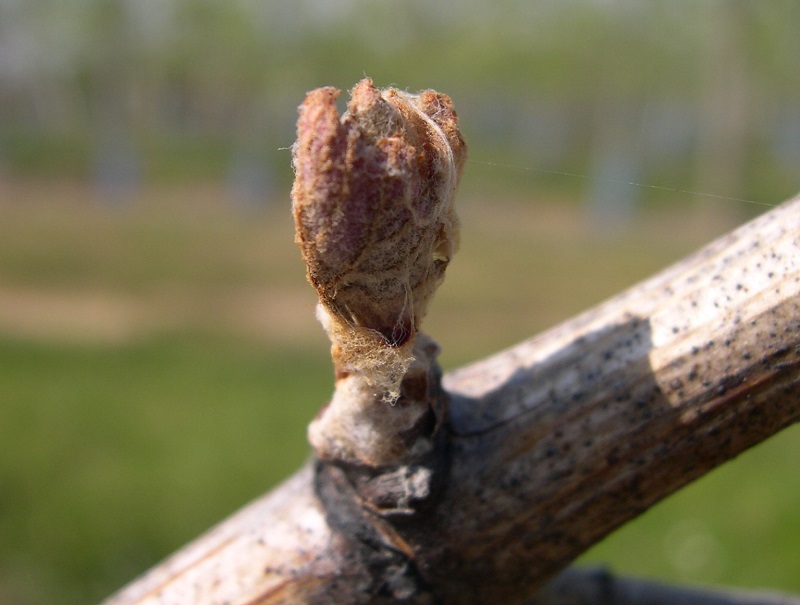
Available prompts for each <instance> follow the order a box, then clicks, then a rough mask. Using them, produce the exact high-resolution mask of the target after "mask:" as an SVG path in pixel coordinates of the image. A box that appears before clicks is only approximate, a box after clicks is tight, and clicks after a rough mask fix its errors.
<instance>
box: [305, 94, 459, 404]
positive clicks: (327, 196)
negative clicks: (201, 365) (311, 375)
mask: <svg viewBox="0 0 800 605" xmlns="http://www.w3.org/2000/svg"><path fill="white" fill-rule="evenodd" d="M338 95H339V91H338V90H336V89H334V88H330V87H329V88H320V89H317V90H314V91H312V92H310V93H309V94H308V96H307V97H306V99H305V101H304V102H303V104H302V105H301V106H300V117H299V120H298V123H297V136H298V139H297V142H296V143H295V145H294V148H293V159H294V169H295V182H294V186H293V188H292V200H293V211H294V218H295V226H296V241H297V243H298V245H299V246H300V249H301V251H302V255H303V260H304V261H305V262H306V266H307V268H308V279H309V281H310V282H311V284H312V285H313V286H314V287H315V288H316V289H317V293H318V295H319V300H320V309H321V312H320V315H321V319H322V321H323V324H324V325H325V327H326V329H327V331H328V333H329V335H330V337H331V340H332V342H333V357H334V363H335V365H336V369H337V374H338V375H339V376H346V375H349V374H352V373H360V374H363V375H364V376H365V377H366V378H367V379H368V381H369V382H370V384H372V385H374V386H377V387H380V388H383V389H384V390H385V391H386V393H387V394H388V396H389V397H388V398H390V399H393V398H396V393H397V387H398V384H399V381H400V379H401V378H402V376H403V373H404V372H405V370H406V369H407V367H408V364H409V363H410V361H411V351H412V349H413V341H414V338H415V336H416V334H417V332H418V330H419V325H420V321H421V320H422V317H423V316H424V315H425V311H426V308H427V305H428V302H429V301H430V299H431V297H432V295H433V293H434V290H435V289H436V287H437V286H438V285H439V284H440V283H441V281H442V279H443V278H444V272H445V269H446V267H447V264H448V263H449V262H450V258H451V257H452V255H453V253H454V252H455V250H456V247H457V245H458V220H457V217H456V214H455V211H454V208H453V199H454V194H455V190H456V187H457V184H458V181H459V178H460V176H461V170H462V167H463V164H464V161H465V159H466V145H465V143H464V140H463V139H462V138H461V134H460V132H459V129H458V118H457V116H456V113H455V111H454V110H453V106H452V103H451V101H450V98H449V97H448V96H446V95H443V94H440V93H437V92H434V91H424V92H422V93H420V94H417V95H413V94H408V93H405V92H402V91H399V90H396V89H393V88H388V89H385V90H379V89H377V88H375V87H374V86H373V84H372V81H371V80H369V79H365V80H362V81H361V82H359V83H358V84H357V85H356V86H355V88H353V90H352V92H351V99H350V102H349V104H348V106H347V111H346V112H345V113H344V114H343V115H342V116H339V113H338V111H337V109H336V98H337V96H338Z"/></svg>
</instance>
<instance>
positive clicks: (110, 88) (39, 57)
mask: <svg viewBox="0 0 800 605" xmlns="http://www.w3.org/2000/svg"><path fill="white" fill-rule="evenodd" d="M798 29H800V5H798V4H797V3H796V2H794V1H793V0H775V1H773V2H768V3H765V2H753V1H750V0H708V1H706V2H695V1H692V0H677V1H674V2H659V3H642V2H632V1H629V0H617V1H600V0H593V1H592V0H583V1H577V0H573V1H568V2H526V1H523V0H498V1H494V2H479V1H477V0H472V1H467V2H461V1H456V0H441V1H439V2H429V1H427V0H384V1H381V2H375V1H372V0H301V1H297V2H279V1H277V0H272V1H267V2H256V1H248V0H232V1H222V0H80V1H79V2H71V3H63V2H55V1H53V0H26V1H25V2H21V1H19V0H3V1H2V2H0V57H2V58H1V59H0V155H2V156H3V157H4V158H5V162H4V165H5V170H6V171H7V172H11V173H18V172H21V173H31V172H34V173H40V174H41V173H60V174H67V175H70V176H75V175H89V176H92V177H93V178H95V179H97V180H99V181H100V182H101V184H103V183H108V184H110V185H112V186H113V185H114V184H115V183H121V184H123V185H126V184H127V185H129V184H131V183H137V182H139V181H140V180H141V179H149V178H153V177H155V178H162V179H163V178H170V179H174V178H183V179H185V178H191V179H197V178H201V177H206V178H207V177H225V178H234V179H236V178H240V179H242V178H243V179H245V180H246V179H247V178H250V180H251V181H255V184H256V185H262V186H264V187H267V186H269V185H271V184H272V182H273V181H271V180H270V179H272V178H273V177H274V178H276V179H277V182H278V183H283V184H286V182H287V181H288V179H289V176H290V173H289V171H288V170H287V169H286V166H287V165H288V158H287V155H286V153H285V152H281V148H285V147H287V146H288V145H290V144H291V142H292V140H293V122H294V117H295V115H294V108H295V107H296V106H297V104H298V103H299V101H300V99H302V96H303V94H304V93H305V91H307V90H309V89H311V88H314V87H317V86H321V85H327V84H332V85H335V86H338V87H340V88H349V87H350V86H352V85H353V83H355V82H356V81H357V80H359V79H360V78H361V77H362V76H363V75H364V74H367V75H369V76H371V77H373V78H374V79H375V80H376V82H377V83H378V84H380V85H387V84H396V85H398V86H400V87H404V88H410V89H419V88H426V87H431V88H436V89H439V90H443V91H446V92H448V93H449V94H451V95H452V96H453V97H454V98H455V99H456V101H457V108H458V109H459V111H460V113H461V114H462V116H463V117H464V125H465V126H464V127H465V130H466V132H467V135H468V136H469V140H470V141H471V142H472V145H473V158H476V159H479V160H485V161H498V160H500V161H502V160H503V159H507V158H513V160H514V163H515V164H522V165H525V166H533V167H536V168H543V169H559V170H562V171H564V170H573V171H578V172H581V173H584V174H587V175H591V176H594V177H599V178H601V179H603V178H607V179H623V180H636V181H649V182H650V181H652V182H657V183H666V184H668V185H671V186H672V187H676V188H693V189H698V188H699V189H702V190H708V191H710V192H712V193H716V194H720V195H730V196H737V197H749V198H757V199H759V200H765V201H776V200H778V199H780V198H784V197H786V196H787V195H789V194H791V193H793V192H794V190H796V189H797V188H798V180H797V176H796V170H795V169H794V168H795V167H796V165H797V163H798V160H800V110H798V107H800V71H798V70H797V68H796V58H797V57H798V56H800V41H799V40H798V37H797V36H796V32H797V31H798ZM254 164H258V165H260V166H262V167H264V166H266V167H267V168H271V169H272V173H270V174H268V175H267V176H266V177H265V176H264V175H262V177H261V180H260V181H259V180H258V178H257V177H256V176H255V175H254V174H253V173H254V172H256V170H255V168H253V165H254ZM264 170H266V169H264ZM264 170H262V172H264ZM491 172H492V171H487V170H482V171H481V170H477V171H473V173H474V174H475V175H476V176H479V175H482V176H484V177H487V176H491ZM494 172H496V171H494ZM503 180H508V179H507V178H505V177H504V178H503ZM557 185H559V186H561V187H567V188H569V187H571V188H573V189H575V188H576V187H577V186H578V185H580V184H578V183H575V182H573V181H570V180H569V179H563V178H562V179H558V180H557ZM606 185H607V183H606ZM607 189H608V187H607V186H606V188H605V189H604V188H603V186H602V185H597V183H595V186H594V189H593V191H591V192H590V195H591V196H593V197H597V198H602V197H603V196H604V195H605V196H611V195H614V194H619V192H618V191H617V189H619V188H617V189H614V190H613V191H610V192H609V191H607ZM629 189H630V188H629ZM645 192H646V191H645ZM640 193H642V191H636V190H633V194H634V195H638V194H640ZM646 193H652V192H646ZM627 195H628V196H630V195H631V192H630V191H629V192H628V193H627ZM601 201H602V200H601ZM601 207H604V206H601ZM609 209H610V210H613V207H612V208H609Z"/></svg>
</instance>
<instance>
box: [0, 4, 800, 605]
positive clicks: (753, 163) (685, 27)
mask: <svg viewBox="0 0 800 605" xmlns="http://www.w3.org/2000/svg"><path fill="white" fill-rule="evenodd" d="M797 31H800V4H799V3H797V2H795V1H794V0H784V1H780V0H773V1H771V2H758V1H744V0H706V1H704V2H696V1H694V0H692V1H689V0H677V1H673V2H659V3H645V2H633V1H623V0H617V1H614V0H606V1H600V0H595V1H589V0H585V1H563V2H554V1H540V2H529V1H522V0H500V1H492V2H490V1H488V0H487V1H483V2H478V1H467V2H455V1H454V0H440V1H439V2H430V1H429V0H424V1H423V0H413V1H405V2H400V1H397V0H381V1H377V0H376V1H372V2H370V1H367V0H327V1H324V0H300V1H291V2H290V1H285V2H276V1H263V2H256V1H255V0H251V1H247V0H236V1H234V0H227V1H223V0H127V1H124V0H80V1H76V2H70V3H66V2H55V1H53V0H24V1H23V0H0V603H3V604H6V603H8V604H11V605H40V604H44V603H60V604H64V605H71V604H76V605H77V604H79V603H91V602H96V601H98V600H100V599H101V598H103V597H104V596H106V595H108V594H109V593H110V592H112V591H113V590H115V589H116V588H118V587H120V586H121V585H122V584H124V583H125V582H127V581H129V580H131V579H132V578H133V577H135V576H136V575H137V574H139V573H141V572H143V571H144V570H146V569H147V568H148V567H150V566H152V565H153V564H155V563H157V562H158V561H159V560H160V559H161V558H163V557H164V556H166V555H167V554H169V553H170V552H172V551H174V550H175V549H176V548H178V547H180V546H181V545H182V544H184V543H185V542H186V541H188V540H190V539H191V538H193V537H195V536H197V535H198V534H199V533H200V532H202V531H203V530H205V529H207V528H208V527H210V526H211V525H212V524H214V523H215V522H217V521H219V520H221V519H222V518H223V517H225V516H226V515H228V514H230V513H232V512H233V511H234V510H236V509H237V508H239V507H240V506H242V505H243V504H245V503H246V502H247V501H248V500H250V499H252V498H254V497H256V496H258V495H259V494H261V493H263V492H265V491H266V490H268V489H270V488H271V487H272V486H274V485H275V484H276V483H277V482H279V481H280V480H281V479H282V478H284V477H286V476H288V475H289V474H290V473H291V472H292V471H293V470H294V469H296V468H297V467H298V466H299V465H300V464H302V462H303V461H304V460H305V458H306V457H307V455H308V447H307V445H306V441H305V425H306V424H307V422H308V421H309V419H310V418H311V417H312V416H313V414H314V413H315V411H316V410H317V409H318V408H319V406H320V405H321V404H322V403H324V402H325V400H326V399H327V397H328V396H329V394H330V391H331V388H332V375H331V374H332V373H331V368H330V361H329V358H328V350H327V349H328V345H327V341H326V339H325V337H324V335H323V333H322V330H321V329H320V328H319V327H318V326H317V325H316V323H315V320H314V318H313V307H314V301H315V298H314V294H313V292H312V290H311V288H310V287H309V286H307V285H306V283H305V280H304V269H303V266H302V263H301V262H300V259H299V253H298V252H297V250H296V248H295V246H294V244H293V241H292V238H293V233H292V223H291V217H290V214H289V195H288V188H289V187H290V185H291V179H292V172H291V167H290V152H289V151H288V148H289V147H290V146H291V144H292V141H293V138H294V134H293V131H294V120H295V115H296V107H297V105H298V104H299V103H300V101H301V100H302V98H303V96H304V94H305V92H306V91H307V90H309V89H311V88H315V87H317V86H322V85H329V84H331V85H335V86H338V87H339V88H343V89H348V88H350V87H351V86H352V85H353V84H354V83H355V82H356V81H358V80H359V79H360V78H362V77H363V76H364V75H365V74H366V75H369V76H371V77H372V78H373V79H374V80H375V82H376V84H378V85H380V86H386V85H389V84H394V85H397V86H399V87H401V88H407V89H410V90H417V89H421V88H429V87H430V88H435V89H437V90H441V91H443V92H447V93H448V94H450V95H451V96H452V97H453V99H454V102H455V105H456V109H457V110H458V112H459V116H460V118H461V120H462V126H463V130H464V133H465V136H466V138H467V140H468V142H469V144H470V148H471V156H470V161H469V163H468V164H467V167H466V174H465V177H464V180H463V182H462V187H461V191H460V198H459V205H460V214H461V217H462V222H463V237H462V250H461V252H460V253H459V255H458V256H457V257H456V259H455V261H454V263H453V264H452V266H451V268H450V269H449V273H448V279H447V281H446V283H445V285H444V286H443V287H442V289H441V291H440V294H439V295H438V296H437V300H436V302H435V303H434V304H433V305H432V309H431V311H430V314H429V317H428V319H427V320H426V329H427V331H428V332H430V333H431V334H432V335H434V336H435V337H436V338H437V339H438V340H439V341H440V343H441V344H442V346H443V354H442V359H441V360H442V364H443V365H444V366H445V368H453V367H456V366H458V365H459V364H462V363H465V362H467V361H470V360H474V359H477V358H480V357H481V356H484V355H486V354H489V353H491V352H494V351H496V350H497V349H499V348H501V347H505V346H508V345H511V344H513V343H514V342H516V341H519V340H521V339H522V338H524V337H527V336H530V335H532V334H534V333H536V332H537V331H540V330H542V329H545V328H546V327H548V326H551V325H553V324H554V323H556V322H558V321H560V320H562V319H565V318H567V317H569V316H570V315H572V314H574V313H576V312H578V311H580V310H582V309H585V308H587V307H589V306H590V305H592V304H594V303H596V302H598V301H600V300H602V299H603V298H605V297H607V296H610V295H611V294H613V293H615V292H617V291H619V290H621V289H622V288H624V287H626V286H627V285H630V284H632V283H634V282H635V281H637V280H639V279H641V278H643V277H646V276H647V275H649V274H651V273H653V272H654V271H656V270H658V269H659V268H661V267H663V266H665V265H667V264H668V263H670V262H672V261H674V260H677V259H678V258H680V257H681V256H682V255H684V254H685V253H687V252H689V251H691V250H693V249H696V248H697V247H698V246H700V245H702V244H703V243H704V242H706V241H708V240H710V239H711V238H713V237H714V236H716V235H719V234H721V233H724V232H725V231H727V230H729V229H731V228H732V227H734V226H736V225H737V224H740V223H742V222H744V221H745V220H747V219H748V218H750V217H752V216H754V215H755V214H757V213H758V212H761V211H763V210H765V209H767V207H768V205H771V204H777V203H779V202H781V201H782V200H784V199H785V198H787V197H789V196H791V195H793V194H794V193H795V192H796V191H797V190H800V176H798V170H797V166H798V164H799V163H800V70H798V69H797V58H798V57H799V56H800V37H798V36H797V35H796V33H797ZM575 175H578V176H575ZM630 183H641V184H647V185H652V186H653V187H644V186H637V185H631V184H630ZM688 192H702V193H704V194H711V195H697V194H694V193H688ZM743 200H746V201H743ZM798 459H800V441H798V432H797V430H796V429H789V430H787V431H785V432H784V433H783V434H781V435H779V436H777V437H775V438H773V439H771V440H770V441H768V442H767V443H766V444H764V445H762V446H759V447H757V448H755V449H754V450H753V451H752V452H749V453H747V454H746V455H744V456H743V457H741V458H740V459H739V460H736V461H734V462H732V463H729V464H728V465H726V466H725V467H723V468H722V469H720V470H718V471H715V472H714V473H712V474H711V475H710V476H708V477H706V478H705V479H703V480H701V481H699V482H697V483H696V484H695V485H693V486H690V487H689V488H688V489H686V490H683V491H682V492H681V493H680V494H678V495H676V496H674V497H672V498H670V499H669V500H667V501H666V502H664V503H662V504H660V505H658V506H657V507H656V508H654V509H653V510H652V511H651V512H649V513H647V514H646V515H644V516H643V517H642V518H641V519H639V520H637V521H636V522H634V523H632V524H630V525H629V526H626V527H625V528H624V529H622V530H621V531H619V532H618V533H617V534H615V535H614V536H612V537H610V538H609V539H608V540H606V541H605V542H604V543H602V544H601V545H599V546H598V547H596V548H595V549H593V550H592V551H591V552H590V553H589V554H588V555H587V557H586V559H585V561H586V562H598V561H602V562H605V563H607V564H608V565H609V566H610V567H611V568H612V569H614V570H616V571H619V572H623V573H633V574H641V575H646V576H650V577H659V578H663V579H666V580H676V581H682V582H692V583H715V584H719V583H722V584H732V585H737V586H747V587H760V586H771V587H774V588H778V589H783V590H787V591H800V572H799V571H798V570H800V548H798V544H800V524H798V522H797V521H798V512H797V511H798V510H800V480H798V477H797V471H796V464H797V460H798Z"/></svg>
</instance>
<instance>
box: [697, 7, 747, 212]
mask: <svg viewBox="0 0 800 605" xmlns="http://www.w3.org/2000/svg"><path fill="white" fill-rule="evenodd" d="M750 4H751V3H750V2H748V0H726V1H725V2H711V3H708V5H707V6H706V7H705V9H704V10H706V11H708V12H710V13H713V15H712V18H709V19H705V20H704V23H705V24H706V27H705V32H706V39H705V48H706V50H705V53H704V54H703V55H702V56H701V58H700V61H701V77H700V86H701V88H700V112H699V115H700V122H699V124H698V135H697V136H698V140H697V155H696V158H695V166H696V175H697V176H696V177H695V181H696V185H695V186H696V188H697V189H698V190H700V191H709V192H713V193H715V194H718V195H730V196H739V197H743V196H745V195H746V193H745V191H744V188H745V184H746V182H747V175H746V172H745V168H746V166H747V153H748V145H749V143H750V132H751V129H750V124H751V121H752V119H753V117H754V116H753V114H754V111H753V107H752V104H753V103H754V102H755V101H756V100H757V98H758V95H755V94H753V91H752V90H751V87H752V86H754V83H755V79H754V78H753V77H752V74H751V73H750V58H749V57H748V56H747V52H748V49H749V48H752V46H751V45H749V44H748V43H747V38H748V24H749V21H750V17H751V15H750V14H749V8H748V7H749V5H750Z"/></svg>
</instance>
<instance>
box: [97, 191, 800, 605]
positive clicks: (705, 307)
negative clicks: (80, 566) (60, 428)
mask: <svg viewBox="0 0 800 605" xmlns="http://www.w3.org/2000/svg"><path fill="white" fill-rule="evenodd" d="M444 386H445V389H446V390H447V391H448V392H449V393H450V396H451V402H450V413H449V420H448V422H447V423H446V424H445V425H444V431H443V432H442V436H441V437H440V445H441V446H440V447H439V449H437V450H436V451H437V454H436V455H437V456H438V458H439V460H438V466H437V464H436V463H433V464H431V463H429V461H428V462H426V463H425V464H420V465H413V464H409V465H405V466H401V467H398V468H393V469H383V470H382V471H381V473H382V474H381V473H379V474H377V475H369V476H362V475H359V472H360V471H358V469H356V471H354V470H353V469H351V468H347V467H343V466H336V465H331V464H321V463H314V462H309V464H308V465H306V466H305V467H304V468H303V469H301V470H300V471H299V472H298V473H297V474H296V475H295V476H294V477H292V478H291V479H289V480H288V481H287V482H286V483H284V484H283V485H282V486H280V487H278V488H277V489H275V490H274V491H273V492H272V493H270V494H268V495H266V496H264V497H263V498H261V499H260V500H258V501H256V502H255V503H253V504H251V505H250V506H248V507H247V508H245V509H243V510H242V511H240V512H239V513H237V514H236V515H234V516H233V517H231V518H230V519H229V520H227V521H225V522H223V523H222V524H221V525H220V526H218V527H217V528H215V529H212V530H211V531H210V532H209V533H207V534H206V535H205V536H202V537H201V538H199V539H198V540H197V541H196V542H195V543H193V544H190V545H189V546H187V547H186V548H184V549H183V550H182V551H180V552H179V553H177V554H176V555H174V556H173V557H172V558H170V559H168V560H167V561H165V562H164V563H162V564H161V565H159V566H158V567H157V568H155V569H154V570H153V571H151V572H150V573H149V574H147V575H146V576H144V577H143V578H142V579H140V580H137V581H136V582H134V583H133V584H131V585H130V586H129V587H127V588H126V589H124V590H123V591H121V592H120V593H119V594H117V595H116V596H114V597H112V598H111V599H110V600H108V601H107V605H133V604H137V605H144V604H156V603H162V604H165V603H171V604H188V603H192V604H197V605H200V604H211V603H230V604H242V605H243V604H255V603H261V604H266V603H269V604H276V603H315V604H316V603H524V602H526V600H528V599H530V598H531V597H532V595H534V594H535V593H536V592H537V591H538V590H539V589H541V587H542V586H543V585H544V584H545V583H546V582H547V581H548V580H549V579H550V578H552V577H553V576H554V575H555V574H556V573H557V572H559V571H560V570H562V569H563V568H565V567H566V566H568V565H569V564H570V562H571V561H573V560H574V559H575V558H576V557H577V556H578V555H580V554H581V553H582V552H583V551H584V550H586V549H587V548H588V547H589V546H591V545H592V544H594V543H595V542H597V541H598V540H600V539H601V538H602V537H603V536H605V535H607V534H608V533H609V532H611V531H613V530H614V529H615V528H616V527H618V526H620V525H622V524H623V523H625V522H626V521H628V520H630V519H632V518H634V517H635V516H637V515H638V514H639V513H641V512H642V511H644V510H645V509H647V508H648V507H649V506H651V505H652V504H653V503H655V502H657V501H658V500H660V499H662V498H664V497H665V496H667V495H669V494H670V493H672V492H673V491H675V490H677V489H679V488H680V487H681V486H683V485H685V484H686V483H688V482H689V481H691V480H693V479H695V478H697V477H699V476H700V475H702V474H704V473H705V472H707V471H708V470H710V469H712V468H714V467H715V466H718V465H719V464H721V463H723V462H725V461H726V460H728V459H730V458H732V457H734V456H736V455H737V454H738V453H740V452H742V451H743V450H745V449H747V448H748V447H750V446H752V445H754V444H756V443H758V442H760V441H762V440H763V439H766V438H767V437H769V436H770V435H772V434H774V433H775V432H777V431H779V430H780V429H781V428H783V427H785V426H787V425H789V424H790V423H793V422H795V421H796V420H797V419H798V417H800V198H798V199H795V200H793V201H790V202H787V203H786V204H784V205H783V206H781V207H778V208H776V209H775V210H773V211H772V212H769V213H768V214H766V215H764V216H762V217H760V218H758V219H756V220H754V221H752V222H751V223H750V224H748V225H746V226H744V227H742V228H740V229H739V230H737V231H735V232H733V233H731V234H729V235H727V236H725V237H722V238H721V239H719V240H718V241H716V242H714V243H712V244H710V245H709V246H707V247H706V248H704V249H703V250H701V251H699V252H698V253H696V254H694V255H692V256H690V257H688V258H687V259H685V260H683V261H682V262H680V263H678V264H677V265H675V266H673V267H672V268H669V269H667V270H666V271H664V272H663V273H661V274H659V275H657V276H655V277H653V278H651V279H650V280H647V281H645V282H643V283H642V284H640V285H638V286H636V287H634V288H632V289H631V290H629V291H627V292H625V293H623V294H621V295H619V296H617V297H616V298H614V299H612V300H610V301H608V302H606V303H605V304H602V305H600V306H598V307H597V308H594V309H592V310H590V311H588V312H586V313H584V314H582V315H580V316H578V317H576V318H575V319H573V320H571V321H568V322H566V323H565V324H563V325H561V326H559V327H556V328H554V329H553V330H550V331H548V332H546V333H544V334H542V335H541V336H538V337H536V338H533V339H531V340H528V341H525V342H523V343H521V344H519V345H517V346H516V347H513V348H511V349H509V350H507V351H503V352H501V353H498V354H497V355H495V356H493V357H490V358H488V359H485V360H483V361H480V362H478V363H476V364H473V365H470V366H468V367H465V368H463V369H461V370H458V371H455V372H453V373H451V374H449V375H447V376H446V377H445V379H444ZM431 476H434V477H435V480H431V479H430V478H431ZM434 488H438V489H434ZM382 490H383V491H386V492H387V493H389V492H390V493H391V494H393V495H392V497H391V498H388V500H390V501H391V505H387V506H382V505H381V504H380V494H381V492H382ZM398 494H399V495H398ZM676 594H677V593H676ZM536 602H537V603H543V602H544V603H546V602H548V601H546V600H545V601H536ZM620 602H622V601H620ZM628 602H629V601H628ZM659 602H662V601H659ZM675 602H680V601H678V600H677V598H676V601H675Z"/></svg>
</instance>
